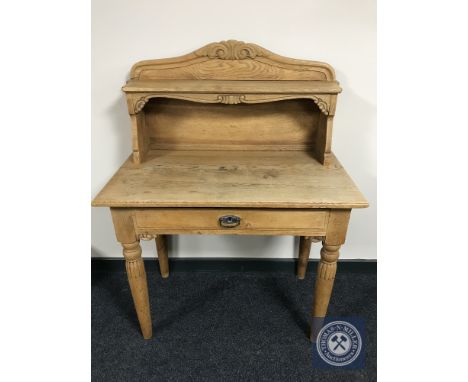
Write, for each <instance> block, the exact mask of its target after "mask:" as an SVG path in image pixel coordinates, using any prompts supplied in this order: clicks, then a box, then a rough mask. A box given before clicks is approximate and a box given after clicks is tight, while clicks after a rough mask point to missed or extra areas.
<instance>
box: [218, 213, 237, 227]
mask: <svg viewBox="0 0 468 382" xmlns="http://www.w3.org/2000/svg"><path fill="white" fill-rule="evenodd" d="M240 220H241V219H240V217H239V216H235V215H225V216H221V217H220V218H219V225H220V226H221V227H224V228H234V227H237V226H238V225H239V224H240Z"/></svg>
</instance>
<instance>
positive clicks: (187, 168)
mask: <svg viewBox="0 0 468 382" xmlns="http://www.w3.org/2000/svg"><path fill="white" fill-rule="evenodd" d="M93 206H108V207H239V208H242V207H250V208H257V207H258V208H364V207H367V206H368V203H367V201H366V199H365V198H364V197H363V195H362V194H361V193H360V191H359V190H358V188H357V187H356V185H355V184H354V183H353V181H352V180H351V178H350V177H349V175H348V174H347V173H346V171H345V170H344V169H343V167H342V166H341V164H340V163H339V162H338V160H337V159H336V158H335V157H334V156H333V155H332V158H331V164H330V165H329V166H323V165H322V164H320V163H319V162H318V161H317V160H316V159H314V158H313V156H312V155H311V154H309V153H307V152H305V151H182V150H152V151H150V152H149V154H148V157H147V160H146V161H145V162H144V163H141V164H135V163H133V161H132V159H131V157H130V158H129V159H128V160H127V161H126V162H125V163H124V164H123V165H122V167H121V168H120V169H119V170H118V171H117V172H116V173H115V175H114V176H113V177H112V179H111V180H110V181H109V183H107V185H106V186H105V187H104V188H103V189H102V191H101V192H100V193H99V194H98V195H97V196H96V198H95V199H94V200H93Z"/></svg>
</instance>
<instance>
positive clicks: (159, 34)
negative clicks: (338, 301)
mask: <svg viewBox="0 0 468 382" xmlns="http://www.w3.org/2000/svg"><path fill="white" fill-rule="evenodd" d="M92 7H93V9H92V28H93V29H92V179H91V181H92V196H93V197H94V196H95V195H96V194H97V192H98V191H99V190H100V189H101V187H102V186H104V184H105V183H106V182H107V181H108V180H109V178H110V177H111V176H112V174H113V173H114V172H115V171H116V170H117V169H118V168H119V166H120V165H121V164H122V162H123V161H124V160H125V159H126V158H127V157H128V155H129V154H130V152H131V145H130V121H129V117H128V115H127V107H126V103H125V99H124V95H123V93H122V92H121V91H120V88H121V86H122V85H123V84H124V83H125V81H126V79H127V78H128V74H129V70H130V67H131V66H132V64H133V63H135V62H136V61H139V60H144V59H152V58H164V57H173V56H179V55H182V54H185V53H189V52H191V51H193V50H195V49H197V48H200V47H201V46H203V45H205V44H207V43H210V42H214V41H220V40H227V39H236V40H243V41H246V42H253V43H256V44H258V45H260V46H263V47H265V48H266V49H269V50H271V51H273V52H275V53H278V54H281V55H284V56H288V57H293V58H302V59H312V60H319V61H325V62H327V63H329V64H331V65H332V66H333V67H334V68H335V70H336V75H337V79H338V81H340V83H341V86H342V87H343V92H342V93H341V94H340V95H339V97H338V106H337V112H336V116H335V123H334V137H333V151H334V152H335V154H336V155H337V157H338V158H339V159H340V161H341V163H342V164H343V165H344V166H345V168H346V169H347V171H348V173H349V174H350V175H351V176H352V177H353V179H354V181H355V182H356V183H357V184H358V186H359V187H360V189H361V191H362V192H363V193H364V195H365V196H366V197H367V199H368V200H369V202H370V205H371V207H370V208H368V209H365V210H360V209H357V210H354V211H353V213H352V215H351V222H350V228H349V231H348V238H347V242H346V244H345V246H344V247H343V248H342V252H341V253H342V258H365V259H374V258H375V257H376V152H375V151H376V139H375V135H376V9H375V2H374V1H373V0H287V1H285V0H282V1H276V0H255V1H254V0H250V1H245V0H243V1H240V0H238V1H235V2H234V1H226V0H198V1H188V0H171V1H154V0H138V1H124V0H94V1H93V2H92ZM318 247H319V246H318V245H315V246H314V249H313V252H312V256H313V257H318V249H319V248H318ZM143 251H144V252H143V253H144V255H145V256H154V254H153V252H154V243H152V242H151V243H148V242H143ZM92 256H99V257H117V256H121V249H120V246H119V245H118V243H117V242H116V240H115V236H114V231H113V226H112V220H111V217H110V212H109V210H108V209H107V208H93V209H92ZM170 256H174V257H175V256H177V257H196V256H214V257H224V256H226V257H240V256H245V257H264V258H265V257H284V258H291V257H295V256H297V240H296V239H294V238H292V237H253V236H249V237H247V236H239V237H232V236H209V235H204V236H176V237H173V238H172V239H171V252H170Z"/></svg>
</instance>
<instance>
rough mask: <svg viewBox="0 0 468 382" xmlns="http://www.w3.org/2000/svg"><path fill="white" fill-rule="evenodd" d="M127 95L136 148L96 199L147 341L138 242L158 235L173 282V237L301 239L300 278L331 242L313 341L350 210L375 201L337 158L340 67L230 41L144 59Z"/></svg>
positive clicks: (322, 268)
mask: <svg viewBox="0 0 468 382" xmlns="http://www.w3.org/2000/svg"><path fill="white" fill-rule="evenodd" d="M122 90H123V91H124V92H125V95H126V100H127V108H128V113H129V115H130V125H131V132H132V155H131V156H130V157H129V159H128V160H127V161H126V162H125V163H124V164H123V165H122V167H121V168H120V169H119V170H118V171H117V172H116V173H115V174H114V176H113V177H112V179H111V180H110V181H109V182H108V184H107V185H106V186H105V187H104V188H103V189H102V190H101V192H100V193H99V194H98V195H97V196H96V198H95V199H94V200H93V205H94V206H107V207H111V212H112V219H113V222H114V228H115V233H116V236H117V240H118V241H119V242H120V243H121V244H122V247H123V255H124V257H125V262H126V269H127V275H128V280H129V284H130V289H131V293H132V297H133V301H134V304H135V309H136V312H137V315H138V320H139V323H140V327H141V331H142V333H143V337H144V338H150V337H151V335H152V325H151V316H150V307H149V299H148V287H147V280H146V273H145V268H144V264H143V260H142V257H141V247H140V243H139V241H140V240H155V241H156V248H157V255H158V260H159V266H160V269H161V275H162V277H164V278H166V277H168V276H169V262H168V255H167V246H166V238H167V235H171V234H217V235H224V234H231V235H232V234H234V235H295V236H300V244H299V256H298V267H297V276H298V278H299V279H303V278H304V277H305V274H306V270H307V264H308V260H309V255H310V249H311V243H312V242H313V241H317V240H321V241H323V247H322V250H321V253H320V262H319V265H318V271H317V279H316V285H315V294H314V302H313V308H312V323H311V339H312V340H313V339H314V338H315V337H314V336H315V335H316V333H317V332H318V330H320V328H321V323H322V322H323V319H324V317H325V315H326V313H327V309H328V305H329V302H330V298H331V293H332V289H333V283H334V279H335V274H336V268H337V260H338V257H339V250H340V247H341V245H342V244H343V243H344V241H345V237H346V231H347V226H348V221H349V217H350V213H351V209H352V208H364V207H367V205H368V203H367V201H366V199H365V198H364V197H363V196H362V194H361V193H360V191H359V190H358V188H357V187H356V186H355V184H354V183H353V181H352V180H351V178H350V177H349V176H348V174H347V173H346V171H345V170H344V169H343V167H342V166H341V164H340V163H339V161H338V160H337V159H336V157H335V156H334V155H333V153H332V134H333V118H334V115H335V111H336V103H337V96H338V94H339V93H340V92H341V87H340V86H339V83H338V82H337V81H336V78H335V72H334V70H333V68H332V67H331V66H330V65H328V64H325V63H322V62H317V61H307V60H296V59H292V58H287V57H283V56H280V55H277V54H275V53H272V52H270V51H268V50H266V49H264V48H262V47H260V46H258V45H255V44H250V43H244V42H242V41H235V40H229V41H221V42H218V43H212V44H209V45H206V46H204V47H202V48H200V49H197V50H196V51H194V52H192V53H190V54H186V55H184V56H180V57H175V58H167V59H157V60H147V61H140V62H138V63H136V64H135V65H134V66H133V67H132V69H131V74H130V80H129V81H128V82H127V84H126V85H125V86H124V87H123V88H122Z"/></svg>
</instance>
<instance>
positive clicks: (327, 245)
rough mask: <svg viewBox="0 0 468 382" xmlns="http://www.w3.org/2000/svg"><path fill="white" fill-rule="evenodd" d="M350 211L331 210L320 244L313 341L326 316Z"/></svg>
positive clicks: (312, 325)
mask: <svg viewBox="0 0 468 382" xmlns="http://www.w3.org/2000/svg"><path fill="white" fill-rule="evenodd" d="M350 214H351V210H331V211H330V218H329V220H328V227H327V235H326V237H325V239H324V240H323V242H322V249H321V250H320V262H319V264H318V268H317V278H316V281H315V292H314V303H313V308H312V323H311V331H310V338H311V340H312V341H315V339H316V338H317V334H318V332H319V331H320V329H321V328H322V325H323V321H324V318H325V316H326V314H327V309H328V304H329V302H330V297H331V294H332V290H333V283H334V282H335V275H336V268H337V261H338V257H339V256H340V252H339V251H340V247H341V245H342V244H343V243H344V242H345V238H346V231H347V228H348V222H349V217H350Z"/></svg>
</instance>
